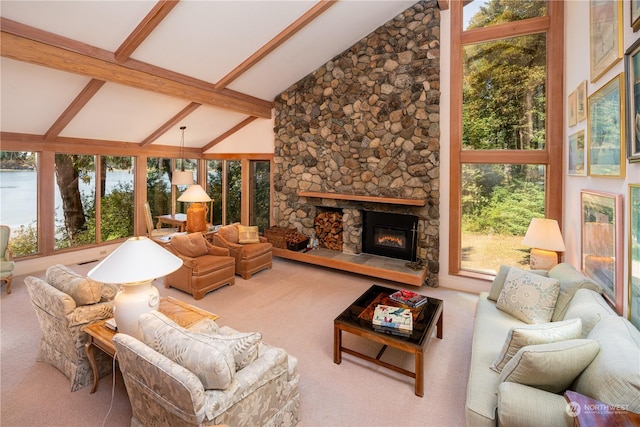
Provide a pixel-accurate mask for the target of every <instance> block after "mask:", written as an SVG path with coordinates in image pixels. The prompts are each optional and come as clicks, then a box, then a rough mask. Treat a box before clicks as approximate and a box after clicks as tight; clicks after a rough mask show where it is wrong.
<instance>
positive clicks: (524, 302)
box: [496, 268, 560, 323]
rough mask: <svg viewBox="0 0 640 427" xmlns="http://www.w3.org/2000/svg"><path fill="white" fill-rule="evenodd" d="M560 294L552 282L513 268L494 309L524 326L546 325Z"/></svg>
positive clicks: (557, 285)
mask: <svg viewBox="0 0 640 427" xmlns="http://www.w3.org/2000/svg"><path fill="white" fill-rule="evenodd" d="M559 290H560V283H558V281H557V280H555V279H550V278H547V277H543V276H540V275H537V274H534V273H531V272H528V271H525V270H521V269H519V268H512V269H510V270H509V273H508V274H507V278H506V279H505V282H504V287H503V288H502V291H500V296H499V297H498V301H497V303H496V306H497V307H498V309H500V310H502V311H504V312H506V313H509V314H510V315H512V316H513V317H515V318H516V319H520V320H522V321H523V322H526V323H546V322H548V321H549V320H551V315H552V314H553V309H554V307H555V305H556V299H557V298H558V291H559Z"/></svg>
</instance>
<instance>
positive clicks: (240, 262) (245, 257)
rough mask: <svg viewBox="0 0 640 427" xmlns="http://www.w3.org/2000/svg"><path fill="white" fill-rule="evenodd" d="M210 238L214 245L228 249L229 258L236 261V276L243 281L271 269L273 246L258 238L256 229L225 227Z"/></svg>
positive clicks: (260, 237)
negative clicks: (240, 277) (261, 271)
mask: <svg viewBox="0 0 640 427" xmlns="http://www.w3.org/2000/svg"><path fill="white" fill-rule="evenodd" d="M210 238H211V242H212V243H213V244H214V245H216V246H219V247H222V248H226V249H229V253H230V254H231V256H233V257H234V258H235V259H236V274H239V275H240V276H242V278H243V279H245V280H247V279H249V278H250V277H251V276H252V275H253V274H254V273H256V272H258V271H260V270H264V269H265V268H268V269H271V266H272V249H273V245H272V244H271V243H269V242H267V239H266V238H264V237H262V236H258V230H257V227H244V226H242V225H240V224H231V225H225V226H224V227H220V229H219V230H218V232H216V233H214V234H212V235H211V237H210Z"/></svg>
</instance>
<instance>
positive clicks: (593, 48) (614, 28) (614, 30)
mask: <svg viewBox="0 0 640 427" xmlns="http://www.w3.org/2000/svg"><path fill="white" fill-rule="evenodd" d="M589 6H590V7H589V36H590V55H589V57H590V61H589V63H590V68H591V83H593V82H595V81H596V80H598V79H599V78H600V77H602V75H603V74H604V73H606V72H607V71H608V70H609V69H610V68H611V67H613V65H614V64H615V63H616V62H618V60H619V59H621V58H622V2H621V1H618V0H591V1H590V4H589Z"/></svg>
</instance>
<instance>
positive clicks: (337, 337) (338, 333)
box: [333, 325, 342, 365]
mask: <svg viewBox="0 0 640 427" xmlns="http://www.w3.org/2000/svg"><path fill="white" fill-rule="evenodd" d="M341 348H342V329H340V328H339V327H337V326H336V325H333V361H334V363H337V364H338V365H339V364H340V363H341V362H342V351H341V350H340V349H341Z"/></svg>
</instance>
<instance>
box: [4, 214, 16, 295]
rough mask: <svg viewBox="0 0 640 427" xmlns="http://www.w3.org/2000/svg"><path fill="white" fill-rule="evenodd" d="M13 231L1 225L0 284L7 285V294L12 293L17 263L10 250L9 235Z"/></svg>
mask: <svg viewBox="0 0 640 427" xmlns="http://www.w3.org/2000/svg"><path fill="white" fill-rule="evenodd" d="M10 234H11V229H10V228H9V227H8V226H6V225H0V282H6V283H7V294H10V293H11V280H13V269H14V268H15V266H16V263H15V262H14V261H13V254H12V252H11V249H9V235H10Z"/></svg>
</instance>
